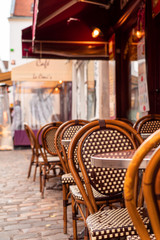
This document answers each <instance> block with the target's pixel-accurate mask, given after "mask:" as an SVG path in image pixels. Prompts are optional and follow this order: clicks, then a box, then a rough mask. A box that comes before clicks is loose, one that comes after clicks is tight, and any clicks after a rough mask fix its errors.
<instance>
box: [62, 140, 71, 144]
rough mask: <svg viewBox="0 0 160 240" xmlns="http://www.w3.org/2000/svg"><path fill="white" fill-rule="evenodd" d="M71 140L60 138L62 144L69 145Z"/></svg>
mask: <svg viewBox="0 0 160 240" xmlns="http://www.w3.org/2000/svg"><path fill="white" fill-rule="evenodd" d="M70 142H71V139H62V144H63V145H69V144H70Z"/></svg>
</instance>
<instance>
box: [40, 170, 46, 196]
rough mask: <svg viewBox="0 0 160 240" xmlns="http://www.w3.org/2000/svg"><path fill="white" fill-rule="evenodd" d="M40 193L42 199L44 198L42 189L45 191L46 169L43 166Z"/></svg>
mask: <svg viewBox="0 0 160 240" xmlns="http://www.w3.org/2000/svg"><path fill="white" fill-rule="evenodd" d="M41 179H42V191H41V194H42V198H44V189H45V186H46V167H45V166H44V167H43V169H42V178H41Z"/></svg>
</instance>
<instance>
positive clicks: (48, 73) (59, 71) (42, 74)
mask: <svg viewBox="0 0 160 240" xmlns="http://www.w3.org/2000/svg"><path fill="white" fill-rule="evenodd" d="M11 79H12V81H18V82H20V81H27V82H43V81H47V82H53V81H54V82H57V83H58V82H59V81H63V82H64V81H72V62H71V61H67V60H53V59H39V60H35V61H32V62H30V63H26V64H23V65H21V66H18V67H15V68H12V74H11Z"/></svg>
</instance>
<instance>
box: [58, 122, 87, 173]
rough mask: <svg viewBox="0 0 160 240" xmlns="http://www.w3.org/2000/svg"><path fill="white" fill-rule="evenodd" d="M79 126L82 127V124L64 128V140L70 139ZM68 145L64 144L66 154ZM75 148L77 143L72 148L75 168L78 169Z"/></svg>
mask: <svg viewBox="0 0 160 240" xmlns="http://www.w3.org/2000/svg"><path fill="white" fill-rule="evenodd" d="M81 127H83V125H73V126H70V127H68V128H67V129H66V131H64V133H63V136H62V138H63V139H65V140H68V139H72V138H73V137H74V135H75V134H76V132H77V131H78V130H79V129H80V128H81ZM68 147H69V145H64V149H65V152H66V156H67V155H68ZM77 148H78V145H77V146H76V147H75V150H74V163H75V167H76V169H77V170H78V171H79V170H80V169H79V164H78V158H77Z"/></svg>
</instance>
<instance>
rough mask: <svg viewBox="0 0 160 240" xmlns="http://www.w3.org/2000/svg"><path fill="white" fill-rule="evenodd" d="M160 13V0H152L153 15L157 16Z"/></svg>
mask: <svg viewBox="0 0 160 240" xmlns="http://www.w3.org/2000/svg"><path fill="white" fill-rule="evenodd" d="M158 13H160V0H152V16H153V17H155V16H156V15H157V14H158Z"/></svg>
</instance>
